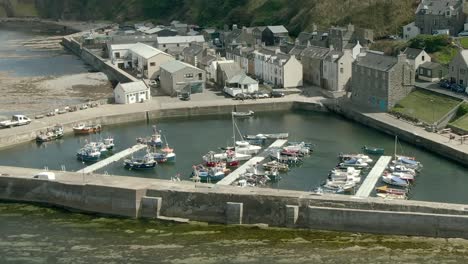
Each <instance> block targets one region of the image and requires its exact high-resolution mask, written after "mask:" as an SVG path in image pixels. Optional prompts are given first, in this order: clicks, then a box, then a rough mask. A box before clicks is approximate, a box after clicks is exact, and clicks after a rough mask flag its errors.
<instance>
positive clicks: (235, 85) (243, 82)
mask: <svg viewBox="0 0 468 264" xmlns="http://www.w3.org/2000/svg"><path fill="white" fill-rule="evenodd" d="M223 91H224V92H226V93H227V94H229V95H231V96H236V95H237V94H240V93H255V92H256V91H258V82H257V81H256V80H254V79H252V78H250V77H249V76H247V75H246V74H245V73H240V74H237V75H235V76H233V77H231V78H230V79H229V80H227V81H226V84H225V86H224V89H223Z"/></svg>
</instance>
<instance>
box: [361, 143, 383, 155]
mask: <svg viewBox="0 0 468 264" xmlns="http://www.w3.org/2000/svg"><path fill="white" fill-rule="evenodd" d="M362 150H364V152H365V153H367V154H372V155H383V154H384V152H385V150H384V149H383V148H377V147H369V146H366V145H364V146H363V147H362Z"/></svg>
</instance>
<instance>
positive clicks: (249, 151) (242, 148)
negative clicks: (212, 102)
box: [232, 115, 262, 155]
mask: <svg viewBox="0 0 468 264" xmlns="http://www.w3.org/2000/svg"><path fill="white" fill-rule="evenodd" d="M236 130H237V132H238V133H239V135H240V137H241V140H240V141H236ZM232 138H233V143H234V146H235V147H234V148H235V152H236V153H240V154H245V155H253V154H257V153H258V152H260V150H261V149H262V148H261V147H260V146H254V145H251V144H250V143H249V142H248V141H246V140H244V138H243V137H242V133H240V131H239V128H238V127H237V124H236V122H235V121H234V115H233V116H232Z"/></svg>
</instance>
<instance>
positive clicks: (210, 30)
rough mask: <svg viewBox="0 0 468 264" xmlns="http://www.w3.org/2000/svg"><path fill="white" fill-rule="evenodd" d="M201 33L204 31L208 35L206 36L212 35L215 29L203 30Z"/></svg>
mask: <svg viewBox="0 0 468 264" xmlns="http://www.w3.org/2000/svg"><path fill="white" fill-rule="evenodd" d="M202 31H204V32H206V33H208V34H213V33H215V32H216V29H214V28H205V29H204V30H202Z"/></svg>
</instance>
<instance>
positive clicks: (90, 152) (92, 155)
mask: <svg viewBox="0 0 468 264" xmlns="http://www.w3.org/2000/svg"><path fill="white" fill-rule="evenodd" d="M76 157H77V158H78V159H79V160H81V161H97V160H99V158H100V157H101V151H99V149H97V148H92V147H85V148H81V149H80V150H78V151H77V153H76Z"/></svg>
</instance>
